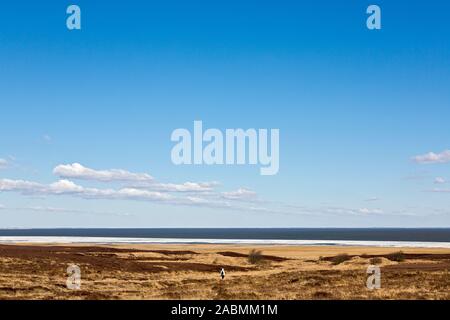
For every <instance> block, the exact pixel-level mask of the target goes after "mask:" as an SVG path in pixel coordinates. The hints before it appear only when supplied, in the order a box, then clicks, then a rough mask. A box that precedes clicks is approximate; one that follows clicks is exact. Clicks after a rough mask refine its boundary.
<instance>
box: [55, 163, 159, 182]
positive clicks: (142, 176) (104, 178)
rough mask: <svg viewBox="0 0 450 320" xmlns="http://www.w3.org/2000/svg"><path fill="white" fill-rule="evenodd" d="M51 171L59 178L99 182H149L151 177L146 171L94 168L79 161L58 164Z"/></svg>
mask: <svg viewBox="0 0 450 320" xmlns="http://www.w3.org/2000/svg"><path fill="white" fill-rule="evenodd" d="M53 173H54V174H55V175H57V176H59V177H61V178H68V179H80V180H93V181H101V182H114V181H121V182H150V181H153V177H152V176H150V175H148V174H146V173H132V172H129V171H126V170H121V169H111V170H94V169H90V168H86V167H84V166H82V165H81V164H79V163H73V164H66V165H59V166H57V167H56V168H55V169H54V170H53Z"/></svg>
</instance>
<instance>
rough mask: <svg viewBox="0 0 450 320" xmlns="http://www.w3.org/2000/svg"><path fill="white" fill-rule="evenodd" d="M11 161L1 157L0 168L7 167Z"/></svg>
mask: <svg viewBox="0 0 450 320" xmlns="http://www.w3.org/2000/svg"><path fill="white" fill-rule="evenodd" d="M8 165H9V163H8V161H7V160H5V159H0V169H6V168H7V167H8Z"/></svg>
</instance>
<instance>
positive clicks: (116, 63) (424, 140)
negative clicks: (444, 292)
mask: <svg viewBox="0 0 450 320" xmlns="http://www.w3.org/2000/svg"><path fill="white" fill-rule="evenodd" d="M70 4H77V5H79V6H80V8H81V12H82V30H75V31H69V30H68V29H67V28H66V21H65V20H66V18H67V14H66V8H67V6H68V5H70ZM370 4H378V5H379V6H380V7H381V10H382V29H381V30H377V31H370V30H368V29H367V28H366V18H367V15H366V13H365V12H366V8H367V6H369V5H370ZM449 9H450V4H447V3H445V2H444V1H437V0H436V1H431V2H430V1H395V2H394V1H377V2H364V1H309V2H306V1H295V2H294V1H189V2H186V1H179V0H177V1H127V2H121V1H114V2H110V1H95V2H94V1H74V2H73V3H71V2H64V1H59V2H58V3H54V2H52V1H37V2H33V3H31V4H30V3H28V2H25V1H15V2H9V3H5V4H2V8H1V10H0V111H1V117H0V159H1V160H0V217H1V219H0V227H206V226H214V227H231V226H234V227H245V226H254V227H270V226H277V227H394V226H398V227H427V226H437V227H449V226H450V209H449V208H450V206H449V204H450V155H449V153H448V152H446V150H449V149H450V145H449V140H450V130H449V129H448V126H449V121H448V119H449V118H450V89H449V83H450V42H449V41H448V39H449V36H450V25H449V24H448V22H447V21H448V16H447V15H448V12H449ZM194 120H202V121H203V123H204V126H205V127H207V128H218V129H221V130H225V129H227V128H243V129H248V128H268V129H270V128H278V129H280V148H281V149H280V171H279V173H278V174H277V175H275V176H260V175H259V167H255V166H211V167H210V166H175V165H173V163H172V161H171V158H170V152H171V149H172V147H173V146H174V144H173V143H172V142H171V141H170V135H171V133H172V131H173V130H174V129H177V128H188V129H192V126H193V121H194ZM430 152H431V153H430ZM417 156H421V157H417ZM414 157H417V158H414ZM74 164H80V165H81V166H78V165H74ZM111 169H120V170H122V171H120V172H121V173H122V175H121V176H120V177H118V176H117V172H118V171H111ZM80 172H81V173H80ZM114 173H115V174H114ZM136 174H138V175H136ZM139 174H140V175H139ZM142 174H147V175H150V176H151V177H153V180H152V181H151V182H150V181H146V182H145V183H144V186H143V185H139V186H136V185H135V184H136V182H139V183H141V184H142V181H140V180H139V179H140V178H142V177H145V175H142ZM124 176H126V178H124ZM99 177H100V178H99ZM105 177H106V178H105ZM102 179H103V180H105V179H106V180H108V181H102ZM124 179H125V180H126V181H124ZM127 179H128V180H127ZM136 179H137V180H139V181H136ZM144 180H145V179H144ZM58 181H60V182H58ZM186 182H191V183H192V184H189V185H186V184H185V183H186ZM212 182H217V183H218V184H217V185H216V184H214V183H212ZM201 183H203V184H201ZM147 184H148V185H147ZM169 184H170V185H169ZM136 187H138V188H136ZM80 188H81V189H80ZM180 188H181V189H183V188H184V189H189V188H191V189H192V190H191V189H189V190H187V191H186V190H183V191H180V190H179V189H180ZM195 188H200V189H201V190H199V189H195ZM131 189H132V190H131ZM175 189H177V190H175ZM136 190H137V191H139V192H140V193H139V195H136V192H137V191H136ZM174 190H175V191H174ZM106 191H109V192H106Z"/></svg>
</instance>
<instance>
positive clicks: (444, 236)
mask: <svg viewBox="0 0 450 320" xmlns="http://www.w3.org/2000/svg"><path fill="white" fill-rule="evenodd" d="M0 237H2V238H5V237H13V238H15V237H46V238H48V237H77V238H86V237H88V238H121V239H122V240H126V239H123V238H135V239H137V238H139V239H175V240H176V239H180V240H181V239H183V240H185V239H216V240H220V239H222V240H330V241H334V240H341V241H349V240H350V241H383V242H387V241H408V242H449V243H450V228H442V229H334V228H333V229H329V228H326V229H304V228H293V229H279V228H273V229H256V228H248V229H203V228H202V229H9V230H0Z"/></svg>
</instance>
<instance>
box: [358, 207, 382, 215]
mask: <svg viewBox="0 0 450 320" xmlns="http://www.w3.org/2000/svg"><path fill="white" fill-rule="evenodd" d="M358 212H359V213H362V214H383V210H381V209H368V208H360V209H358Z"/></svg>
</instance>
